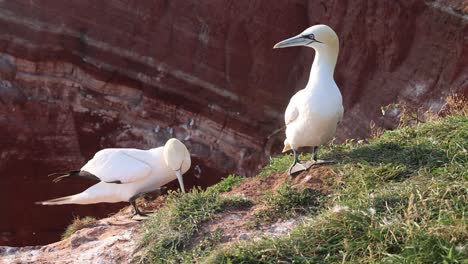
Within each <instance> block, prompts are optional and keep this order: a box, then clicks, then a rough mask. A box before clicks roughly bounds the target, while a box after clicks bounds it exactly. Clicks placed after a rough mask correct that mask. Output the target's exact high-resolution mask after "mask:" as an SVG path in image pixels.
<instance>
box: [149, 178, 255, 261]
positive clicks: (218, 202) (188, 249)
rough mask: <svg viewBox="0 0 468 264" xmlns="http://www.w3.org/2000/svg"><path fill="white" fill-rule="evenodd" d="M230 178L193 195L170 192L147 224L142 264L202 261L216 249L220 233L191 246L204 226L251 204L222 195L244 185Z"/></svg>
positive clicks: (241, 198)
mask: <svg viewBox="0 0 468 264" xmlns="http://www.w3.org/2000/svg"><path fill="white" fill-rule="evenodd" d="M240 181H241V180H240V177H238V176H229V177H227V178H226V179H224V180H223V181H222V182H220V183H219V184H217V185H215V186H213V187H210V188H208V189H207V190H206V191H203V190H201V189H197V188H194V189H193V190H191V191H190V192H189V193H186V194H184V193H178V192H170V193H169V194H168V196H167V197H166V205H165V207H164V208H162V209H160V210H158V211H156V212H155V213H154V214H153V215H152V216H151V217H150V219H149V220H148V221H147V222H146V223H145V225H144V236H143V239H142V243H141V247H143V248H144V252H143V256H142V257H141V258H140V262H142V263H180V262H190V261H191V260H192V259H196V258H200V257H202V256H204V255H205V252H208V251H209V250H211V249H212V247H214V245H215V244H216V241H218V240H219V237H220V236H219V234H218V235H216V236H213V237H210V238H206V239H205V240H203V241H201V242H199V243H198V245H196V246H195V247H192V246H191V242H192V238H193V237H194V235H195V234H196V233H197V231H198V228H199V227H200V225H201V224H202V223H203V222H205V221H207V220H209V219H211V218H212V217H213V216H214V215H215V214H216V213H218V212H221V211H223V210H224V209H226V208H233V207H245V206H249V205H251V203H252V202H251V201H250V200H248V199H246V198H244V197H241V196H236V195H233V196H225V195H220V193H221V192H224V191H228V190H230V189H231V188H232V186H234V185H235V184H238V183H239V182H240Z"/></svg>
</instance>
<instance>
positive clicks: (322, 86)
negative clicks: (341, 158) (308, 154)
mask: <svg viewBox="0 0 468 264" xmlns="http://www.w3.org/2000/svg"><path fill="white" fill-rule="evenodd" d="M293 46H306V47H310V48H313V49H314V50H315V59H314V62H313V64H312V69H311V71H310V77H309V81H308V83H307V85H306V87H305V88H304V89H302V90H300V91H298V92H297V93H296V94H295V95H294V96H293V97H291V100H290V101H289V104H288V107H287V108H286V112H285V116H284V121H285V123H286V140H285V141H284V149H283V152H286V151H288V150H290V149H292V151H293V153H294V162H293V164H292V165H291V167H290V168H289V174H293V173H296V172H299V171H303V170H306V169H308V168H309V167H310V166H312V165H314V164H324V163H329V162H330V161H323V160H319V161H318V160H317V152H318V148H319V146H321V145H322V144H324V143H327V142H328V141H330V140H331V139H333V137H334V135H335V131H336V126H337V124H338V123H339V122H340V121H341V119H342V118H343V99H342V98H341V93H340V90H339V89H338V86H337V85H336V83H335V80H334V78H333V72H334V70H335V65H336V60H337V58H338V49H339V43H338V36H337V35H336V33H335V31H333V29H331V28H330V27H329V26H326V25H315V26H312V27H310V28H308V29H306V30H304V31H303V32H302V33H301V34H299V35H297V36H295V37H292V38H289V39H286V40H283V41H281V42H279V43H277V44H276V45H275V46H274V47H273V48H275V49H276V48H286V47H293ZM306 146H310V147H313V152H314V153H313V161H311V162H307V163H306V164H305V165H304V164H302V163H300V162H299V159H298V156H297V153H296V152H297V149H298V148H299V147H306Z"/></svg>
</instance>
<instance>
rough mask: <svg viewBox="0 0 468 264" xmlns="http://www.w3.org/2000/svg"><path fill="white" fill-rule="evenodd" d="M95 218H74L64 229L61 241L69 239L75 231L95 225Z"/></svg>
mask: <svg viewBox="0 0 468 264" xmlns="http://www.w3.org/2000/svg"><path fill="white" fill-rule="evenodd" d="M96 221H97V220H96V218H94V217H90V216H86V217H83V218H79V217H77V218H75V219H73V222H72V223H71V224H70V225H68V226H67V228H66V229H65V232H63V234H62V239H66V238H69V237H70V236H71V235H73V234H74V233H75V232H76V231H78V230H80V229H83V228H86V227H91V226H92V225H94V224H95V223H96Z"/></svg>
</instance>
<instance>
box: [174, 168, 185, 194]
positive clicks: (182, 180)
mask: <svg viewBox="0 0 468 264" xmlns="http://www.w3.org/2000/svg"><path fill="white" fill-rule="evenodd" d="M175 174H176V176H177V180H178V181H179V185H180V189H181V190H182V192H184V193H185V187H184V178H183V177H182V173H180V170H176V171H175Z"/></svg>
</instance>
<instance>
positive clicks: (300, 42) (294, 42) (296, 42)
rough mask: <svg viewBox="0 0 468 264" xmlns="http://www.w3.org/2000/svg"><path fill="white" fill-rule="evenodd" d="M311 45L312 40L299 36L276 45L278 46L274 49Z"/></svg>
mask: <svg viewBox="0 0 468 264" xmlns="http://www.w3.org/2000/svg"><path fill="white" fill-rule="evenodd" d="M312 42H313V41H312ZM309 43H311V40H310V39H306V38H304V37H303V36H301V35H299V36H295V37H292V38H288V39H286V40H283V41H280V42H278V43H276V45H275V46H273V48H274V49H279V48H287V47H294V46H305V45H307V44H309Z"/></svg>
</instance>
